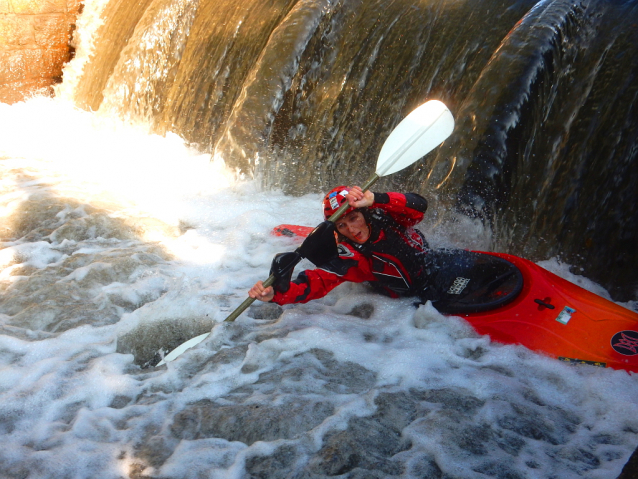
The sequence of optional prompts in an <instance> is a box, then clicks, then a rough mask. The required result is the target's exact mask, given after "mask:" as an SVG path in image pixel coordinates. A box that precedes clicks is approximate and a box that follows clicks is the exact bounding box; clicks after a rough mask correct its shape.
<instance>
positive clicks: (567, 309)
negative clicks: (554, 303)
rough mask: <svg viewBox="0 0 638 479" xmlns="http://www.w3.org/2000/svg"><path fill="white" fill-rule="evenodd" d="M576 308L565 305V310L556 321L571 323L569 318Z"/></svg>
mask: <svg viewBox="0 0 638 479" xmlns="http://www.w3.org/2000/svg"><path fill="white" fill-rule="evenodd" d="M575 312H576V310H575V309H574V308H570V307H569V306H565V307H564V308H563V310H562V311H561V312H560V314H559V315H558V317H557V318H556V321H558V322H559V323H561V324H567V323H569V320H570V319H572V314H574V313H575Z"/></svg>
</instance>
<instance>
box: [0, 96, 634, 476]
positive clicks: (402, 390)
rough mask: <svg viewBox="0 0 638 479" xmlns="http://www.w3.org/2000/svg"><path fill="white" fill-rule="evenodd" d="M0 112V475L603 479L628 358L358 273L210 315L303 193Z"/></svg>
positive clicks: (26, 106)
mask: <svg viewBox="0 0 638 479" xmlns="http://www.w3.org/2000/svg"><path fill="white" fill-rule="evenodd" d="M0 131H2V136H1V138H0V169H1V183H0V194H1V197H0V211H1V212H2V214H1V216H0V218H1V220H0V221H1V223H0V228H1V231H2V243H1V244H0V248H1V249H0V264H1V268H2V269H1V273H0V321H1V329H0V418H1V419H0V433H1V434H2V441H1V443H2V447H1V448H0V464H2V476H3V477H7V478H18V477H20V478H25V477H28V478H30V479H35V478H67V477H68V478H71V477H74V478H100V479H102V478H103V479H111V478H112V479H115V478H122V477H127V478H128V477H131V478H175V479H178V478H179V479H182V478H204V477H206V478H243V477H254V478H257V477H268V478H283V477H286V478H293V477H294V478H320V477H327V476H338V477H349V478H354V477H361V478H363V477H365V478H370V477H384V478H385V477H403V478H424V477H427V478H458V479H460V478H463V479H468V478H469V479H473V478H484V477H496V478H521V479H522V478H538V479H547V478H560V479H571V478H591V479H594V478H596V479H604V478H611V477H616V476H617V475H618V473H619V472H620V470H621V469H622V467H623V465H624V464H625V462H626V460H627V458H628V457H629V456H630V454H631V453H632V451H633V450H634V448H635V447H636V445H637V444H638V419H637V418H638V404H637V403H636V399H635V398H636V397H638V382H637V380H636V375H634V374H628V373H626V372H624V371H613V370H608V369H600V368H594V367H591V366H570V365H566V364H563V363H561V362H559V361H556V360H553V359H549V358H546V357H543V356H541V355H538V354H534V353H532V352H530V351H528V350H526V349H524V348H522V347H517V346H503V345H498V344H495V343H492V342H490V340H489V338H487V337H480V336H478V335H477V334H476V333H474V332H473V330H472V328H471V327H470V326H469V325H468V324H467V323H466V322H464V321H463V320H462V319H460V318H448V317H444V316H442V315H440V314H439V313H438V312H437V311H436V310H434V309H433V308H432V307H431V306H421V307H420V308H418V309H417V308H415V307H414V306H413V304H412V301H410V300H409V299H403V300H390V299H387V298H384V297H381V296H378V295H376V294H374V293H372V292H371V291H370V290H369V289H367V288H366V287H365V286H363V285H352V284H350V285H342V286H340V287H339V288H337V289H336V290H335V291H333V292H332V293H331V294H329V295H328V296H327V297H326V298H324V299H322V300H319V301H315V302H313V303H309V304H306V305H289V306H286V307H284V308H283V309H279V308H278V307H273V305H259V307H254V308H253V309H251V310H249V311H248V312H247V313H245V314H244V315H242V316H241V317H240V318H239V319H238V320H237V321H236V322H235V323H222V321H223V319H224V318H225V317H226V316H227V315H228V313H229V312H231V311H232V310H233V309H234V308H235V307H236V306H237V305H238V304H239V303H240V302H241V301H242V300H243V299H244V298H245V297H246V291H247V289H248V288H249V287H250V286H251V285H252V284H253V283H254V282H255V281H257V280H258V279H264V278H265V277H266V276H267V275H268V270H269V265H270V261H271V259H272V257H273V255H274V254H275V253H277V252H282V251H289V250H291V249H294V247H295V246H296V245H295V243H294V241H293V240H292V239H289V238H281V237H275V236H272V235H271V234H270V231H271V229H272V227H274V226H275V225H278V224H280V223H295V224H305V225H314V224H317V223H318V222H319V221H321V208H320V198H321V196H320V195H319V194H308V195H305V196H301V197H291V196H286V195H284V194H282V193H280V192H276V191H274V192H273V191H261V190H260V188H259V187H258V186H257V185H258V184H259V183H258V182H256V181H253V180H246V179H242V178H241V177H238V176H237V175H236V172H234V171H230V170H228V169H227V168H226V166H225V165H224V164H223V161H222V160H221V159H218V160H216V161H215V162H211V161H210V157H209V156H208V155H201V154H199V153H198V152H197V151H195V150H193V149H190V148H189V147H187V146H185V144H184V142H183V141H182V140H181V139H180V138H179V137H177V136H176V135H167V136H166V137H159V136H154V135H149V134H148V133H146V132H145V131H143V130H139V129H135V128H133V127H130V126H124V125H122V124H120V123H119V122H118V121H116V120H114V119H112V118H108V117H104V116H100V115H97V114H94V113H88V112H83V111H79V110H76V109H75V108H74V107H72V106H71V105H69V104H68V103H66V102H64V101H62V100H50V99H43V98H36V99H33V100H30V101H28V102H25V103H19V104H16V105H13V106H8V105H0ZM35 132H37V139H36V134H35ZM358 180H359V179H357V178H354V179H350V178H344V182H351V181H352V182H355V181H358ZM470 231H471V230H470V229H469V228H468V227H467V226H466V227H465V229H464V230H463V232H462V233H463V236H465V237H468V235H469V232H470ZM424 233H425V234H426V235H427V236H428V238H429V239H430V240H431V242H432V243H433V244H435V245H446V244H450V243H451V242H452V243H453V240H451V239H450V238H454V237H458V236H459V234H460V232H459V231H453V230H452V229H451V228H450V230H448V231H441V230H435V231H431V230H428V228H425V227H424ZM475 234H476V237H480V236H481V235H480V232H476V233H475ZM457 245H458V244H457ZM458 246H463V245H458ZM542 265H543V266H544V267H546V268H549V269H552V270H553V271H554V272H556V273H557V274H559V275H561V276H563V277H566V278H567V279H569V280H571V281H575V282H578V283H579V284H580V285H582V286H584V287H586V288H587V289H590V290H593V291H594V292H596V293H598V294H602V295H606V292H605V291H604V290H602V288H600V287H599V286H597V285H596V284H594V283H592V282H590V281H588V280H587V279H586V278H583V277H580V276H576V275H573V274H571V273H570V272H569V267H568V266H567V265H564V264H559V263H558V262H557V261H546V262H543V263H542ZM304 266H305V267H307V266H309V264H303V263H302V264H301V265H300V267H304ZM624 306H626V307H630V308H634V309H636V304H635V303H628V304H625V305H624ZM211 329H212V334H211V336H210V337H209V338H208V339H207V340H206V341H205V342H204V343H202V344H201V345H199V346H198V347H197V348H194V349H192V350H189V351H188V352H186V353H185V354H184V355H183V356H181V357H179V358H178V359H177V360H176V361H174V362H172V363H169V364H168V365H166V366H162V367H158V368H154V367H148V365H149V364H151V363H153V361H154V360H156V358H157V357H158V355H161V354H162V353H164V352H167V351H169V350H170V349H172V348H173V347H175V346H176V345H178V344H180V343H181V342H182V341H184V340H186V339H188V338H190V337H192V336H195V335H198V334H201V333H203V332H207V331H210V330H211Z"/></svg>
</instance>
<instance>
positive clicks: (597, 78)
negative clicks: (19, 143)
mask: <svg viewBox="0 0 638 479" xmlns="http://www.w3.org/2000/svg"><path fill="white" fill-rule="evenodd" d="M104 19H105V23H104V25H103V27H102V28H101V30H100V31H99V33H98V39H97V46H96V52H95V55H94V56H93V58H92V60H91V62H89V64H88V65H87V67H86V68H85V72H84V76H83V78H82V79H81V82H80V84H79V85H78V88H77V90H76V100H77V102H78V104H80V105H81V106H83V107H85V108H90V109H93V110H97V109H102V110H115V111H116V112H117V113H118V114H119V115H122V116H125V117H130V118H132V119H135V120H137V119H143V120H145V121H147V122H149V123H150V124H152V125H153V129H154V130H155V131H157V132H167V131H172V132H176V133H178V134H180V135H181V136H183V137H184V138H186V139H187V140H188V141H189V142H192V143H194V144H196V145H198V146H199V147H200V148H201V149H202V150H205V151H208V152H211V153H213V154H214V155H217V156H221V157H222V158H224V160H225V161H226V162H227V164H229V165H233V166H235V167H236V168H238V171H240V172H241V173H242V174H246V175H249V176H252V175H258V176H260V177H261V178H263V181H264V184H265V186H267V187H278V188H283V189H284V191H286V192H288V193H292V194H303V193H305V192H308V191H319V190H322V189H326V188H328V187H330V186H333V185H334V184H335V183H344V182H345V183H352V182H362V181H363V180H364V179H365V178H367V177H368V176H369V175H370V173H371V172H372V171H373V170H374V163H375V161H376V157H377V154H378V152H379V150H380V148H381V145H382V144H383V141H384V139H385V138H386V137H387V135H388V134H389V132H390V131H391V130H392V128H393V127H394V126H395V125H396V124H397V123H398V122H399V121H400V120H401V118H402V117H404V116H405V115H406V114H407V113H408V112H409V111H411V110H412V109H413V108H415V107H416V106H417V105H419V104H421V103H423V102H424V101H425V100H427V99H432V98H436V99H440V100H442V101H444V102H445V103H446V104H447V105H448V106H449V107H450V109H451V110H452V112H453V113H454V115H455V117H456V120H457V127H456V130H455V132H454V134H453V135H452V137H451V138H450V139H449V140H448V141H447V142H446V143H445V144H444V145H443V147H441V148H440V149H439V150H438V151H435V152H434V153H432V154H430V155H429V156H428V157H427V158H426V160H425V161H424V162H422V163H421V164H420V165H418V166H414V167H412V168H411V169H409V170H408V171H405V172H403V173H401V174H397V175H394V176H392V177H391V178H389V179H385V180H383V182H382V183H380V185H379V186H378V188H379V189H390V188H396V189H412V190H417V191H420V192H421V193H423V194H424V195H426V196H427V197H428V198H430V199H431V200H432V202H433V204H434V205H435V208H434V209H435V211H436V212H437V217H439V218H441V220H443V221H453V220H454V219H455V218H458V216H457V215H458V214H459V213H460V214H462V215H469V216H471V217H473V218H479V219H480V220H482V221H484V222H485V223H486V224H487V225H488V226H490V227H491V228H492V231H493V244H492V248H493V249H495V250H500V251H507V252H511V253H515V254H520V255H524V256H526V257H528V258H530V259H533V260H538V259H544V258H548V257H551V256H560V257H561V258H563V259H564V260H565V261H567V262H569V263H570V264H573V265H575V266H577V267H581V268H583V270H582V271H579V272H581V273H582V274H584V275H586V276H587V277H590V278H592V279H594V280H595V281H598V282H600V283H601V284H602V285H603V286H605V287H606V288H607V289H608V290H609V291H610V292H611V294H612V295H613V296H614V298H615V299H616V300H623V301H626V300H629V299H633V298H635V297H636V291H637V290H638V268H635V265H636V264H637V263H638V252H637V249H638V248H636V246H638V240H637V239H638V226H637V221H636V219H637V217H638V215H637V214H636V208H635V205H636V204H638V201H637V200H638V160H637V158H636V156H637V152H638V134H637V133H638V112H637V111H636V109H637V97H638V81H637V78H636V76H637V75H638V55H637V53H638V51H637V50H638V33H637V32H638V28H637V25H638V2H635V1H627V2H621V1H560V0H557V1H541V2H533V1H519V2H502V1H481V2H478V1H453V2H450V1H434V0H431V1H420V2H414V1H408V0H395V1H387V0H386V1H381V0H341V1H338V0H334V1H331V0H316V1H303V0H297V1H294V0H273V1H267V2H264V1H261V0H260V1H253V2H250V1H241V2H239V1H236V0H190V1H188V0H139V1H135V2H130V1H126V0H120V1H115V0H114V1H112V2H110V4H109V5H108V7H107V9H106V10H105V12H104Z"/></svg>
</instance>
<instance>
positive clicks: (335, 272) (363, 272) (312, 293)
mask: <svg viewBox="0 0 638 479" xmlns="http://www.w3.org/2000/svg"><path fill="white" fill-rule="evenodd" d="M339 250H340V255H339V257H337V258H335V259H334V260H332V261H330V262H329V263H327V264H325V265H322V267H321V268H317V269H310V270H305V271H302V272H301V273H299V275H298V276H297V278H296V279H295V280H294V281H292V282H291V283H290V288H289V289H288V291H286V292H281V291H275V296H274V297H273V302H275V303H277V304H279V305H284V304H291V303H307V302H308V301H312V300H313V299H318V298H323V297H324V296H325V295H326V294H328V293H329V292H330V291H332V290H333V289H334V288H336V287H337V286H339V285H340V284H341V283H343V282H345V281H350V282H353V283H363V282H364V281H375V277H374V275H373V274H372V268H371V265H370V260H369V259H368V258H366V257H365V256H363V255H362V254H361V253H359V252H357V251H354V250H352V249H351V248H350V247H346V245H340V247H339Z"/></svg>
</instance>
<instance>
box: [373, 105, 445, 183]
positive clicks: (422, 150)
mask: <svg viewBox="0 0 638 479" xmlns="http://www.w3.org/2000/svg"><path fill="white" fill-rule="evenodd" d="M452 130H454V117H453V116H452V113H451V112H450V110H448V108H447V106H445V105H444V104H443V103H441V102H440V101H438V100H430V101H428V102H425V103H424V104H423V105H421V106H420V107H418V108H417V109H416V110H413V111H412V112H411V113H410V114H409V115H408V116H406V117H405V118H404V119H403V120H402V121H401V123H399V124H398V125H397V126H396V128H395V129H394V130H392V133H390V136H388V138H387V140H385V143H384V144H383V147H382V148H381V153H379V159H378V160H377V171H376V173H377V175H379V176H386V175H391V174H392V173H396V172H397V171H399V170H402V169H403V168H405V167H407V166H410V165H411V164H412V163H414V162H416V161H417V160H419V159H421V158H423V156H425V155H426V154H427V153H429V152H431V151H432V150H433V149H434V148H436V147H437V146H439V145H440V144H441V143H443V141H445V139H446V138H447V137H448V136H450V135H451V134H452Z"/></svg>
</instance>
